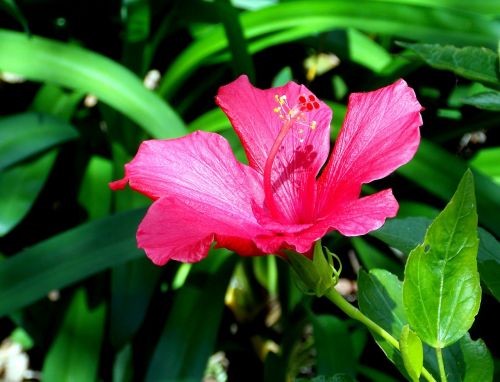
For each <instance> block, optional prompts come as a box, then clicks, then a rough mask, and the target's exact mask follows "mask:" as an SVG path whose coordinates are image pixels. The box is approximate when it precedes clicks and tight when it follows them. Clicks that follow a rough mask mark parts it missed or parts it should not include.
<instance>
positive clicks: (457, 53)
mask: <svg viewBox="0 0 500 382" xmlns="http://www.w3.org/2000/svg"><path fill="white" fill-rule="evenodd" d="M400 45H402V46H404V47H405V48H408V49H411V50H412V51H414V52H415V53H417V55H418V56H419V57H420V58H421V59H423V60H424V61H425V62H426V63H427V64H429V65H430V66H432V67H433V68H436V69H443V70H450V71H452V72H453V73H455V74H457V75H459V76H462V77H464V78H468V79H470V80H474V81H481V82H485V83H488V84H492V85H497V86H498V85H500V74H499V72H498V55H497V54H496V53H495V52H494V51H492V50H490V49H487V48H482V47H481V48H480V47H475V46H466V47H464V48H458V47H456V46H452V45H439V44H407V43H400Z"/></svg>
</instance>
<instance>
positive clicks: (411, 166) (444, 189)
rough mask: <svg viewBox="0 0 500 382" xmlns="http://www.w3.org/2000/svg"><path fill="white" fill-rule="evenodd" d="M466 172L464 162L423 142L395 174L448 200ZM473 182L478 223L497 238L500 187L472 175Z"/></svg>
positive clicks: (431, 144)
mask: <svg viewBox="0 0 500 382" xmlns="http://www.w3.org/2000/svg"><path fill="white" fill-rule="evenodd" d="M466 170H467V163H466V162H465V161H463V160H461V159H459V158H457V157H456V156H454V155H452V154H450V153H448V152H447V151H446V150H444V149H443V148H441V147H439V146H437V145H436V144H434V143H431V142H429V141H427V140H424V139H423V140H422V141H421V143H420V147H419V149H418V151H417V154H416V155H415V157H414V158H413V159H412V160H411V161H410V162H409V163H407V164H406V165H404V166H402V167H400V168H399V169H398V170H397V172H398V173H399V174H401V175H403V176H404V177H405V178H407V179H408V180H410V181H411V182H415V183H416V184H418V185H419V186H421V187H422V188H424V189H425V190H427V191H429V192H430V193H432V194H433V195H436V196H438V197H439V198H441V199H443V200H445V201H448V200H449V199H450V198H451V197H452V195H453V193H454V192H455V187H456V185H457V184H458V182H459V181H460V179H461V177H462V175H463V173H464V172H465V171H466ZM474 179H475V183H476V195H477V208H478V213H479V218H480V222H481V223H482V224H483V225H484V226H485V227H486V228H488V229H490V230H491V231H492V232H493V233H495V234H497V235H500V221H499V219H498V216H500V186H499V185H497V184H495V183H494V182H493V181H492V180H491V179H490V178H488V177H487V176H484V175H483V174H480V173H474Z"/></svg>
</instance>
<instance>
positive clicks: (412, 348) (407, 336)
mask: <svg viewBox="0 0 500 382" xmlns="http://www.w3.org/2000/svg"><path fill="white" fill-rule="evenodd" d="M399 348H400V349H401V357H402V358H403V363H404V365H405V368H406V371H407V372H408V375H409V376H410V377H411V379H412V380H413V381H418V380H419V377H420V374H421V373H422V366H423V364H424V353H423V348H422V341H420V338H418V336H417V335H416V334H415V332H413V331H412V330H411V329H410V327H409V326H408V325H405V326H403V330H402V331H401V338H400V339H399Z"/></svg>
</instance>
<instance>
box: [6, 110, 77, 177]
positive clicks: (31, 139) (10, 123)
mask: <svg viewBox="0 0 500 382" xmlns="http://www.w3.org/2000/svg"><path fill="white" fill-rule="evenodd" d="M77 137H78V132H77V131H76V130H75V129H74V128H73V127H72V126H71V125H70V124H68V123H66V122H64V121H62V120H60V119H57V118H54V117H52V116H50V115H47V114H40V113H23V114H17V115H13V116H10V117H6V118H1V119H0V171H1V170H3V169H4V168H6V167H8V166H10V165H12V164H13V163H16V162H18V161H20V160H22V159H26V158H28V157H30V156H32V155H34V154H37V153H39V152H41V151H43V150H46V149H48V148H50V147H53V146H55V145H57V144H59V143H62V142H66V141H68V140H71V139H75V138H77Z"/></svg>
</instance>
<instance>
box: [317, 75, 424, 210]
mask: <svg viewBox="0 0 500 382" xmlns="http://www.w3.org/2000/svg"><path fill="white" fill-rule="evenodd" d="M421 110H422V107H421V105H420V104H419V103H418V101H417V99H416V97H415V93H414V92H413V90H412V89H411V88H410V87H408V85H407V84H406V82H405V81H403V80H399V81H397V82H395V83H394V84H392V85H390V86H387V87H385V88H382V89H379V90H376V91H373V92H369V93H354V94H352V95H351V96H350V97H349V104H348V112H347V115H346V119H345V121H344V124H343V126H342V130H341V132H340V134H339V137H338V139H337V142H336V144H335V147H334V152H333V155H332V157H331V158H330V160H329V162H328V164H327V166H326V168H325V170H324V171H323V174H322V175H321V177H320V179H319V181H318V182H319V185H318V200H319V203H318V204H317V213H318V214H319V216H325V215H328V214H329V213H334V211H335V209H337V208H338V206H341V205H342V204H343V203H349V202H352V201H353V200H354V199H355V198H357V197H358V196H359V193H360V191H361V185H362V184H363V183H368V182H371V181H373V180H375V179H380V178H383V177H385V176H387V175H388V174H390V173H391V172H393V171H394V170H395V169H397V168H398V167H400V166H402V165H403V164H405V163H407V162H408V161H409V160H410V159H411V158H412V157H413V155H414V154H415V152H416V150H417V147H418V144H419V141H420V132H419V126H421V124H422V118H421V116H420V111H421Z"/></svg>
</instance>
